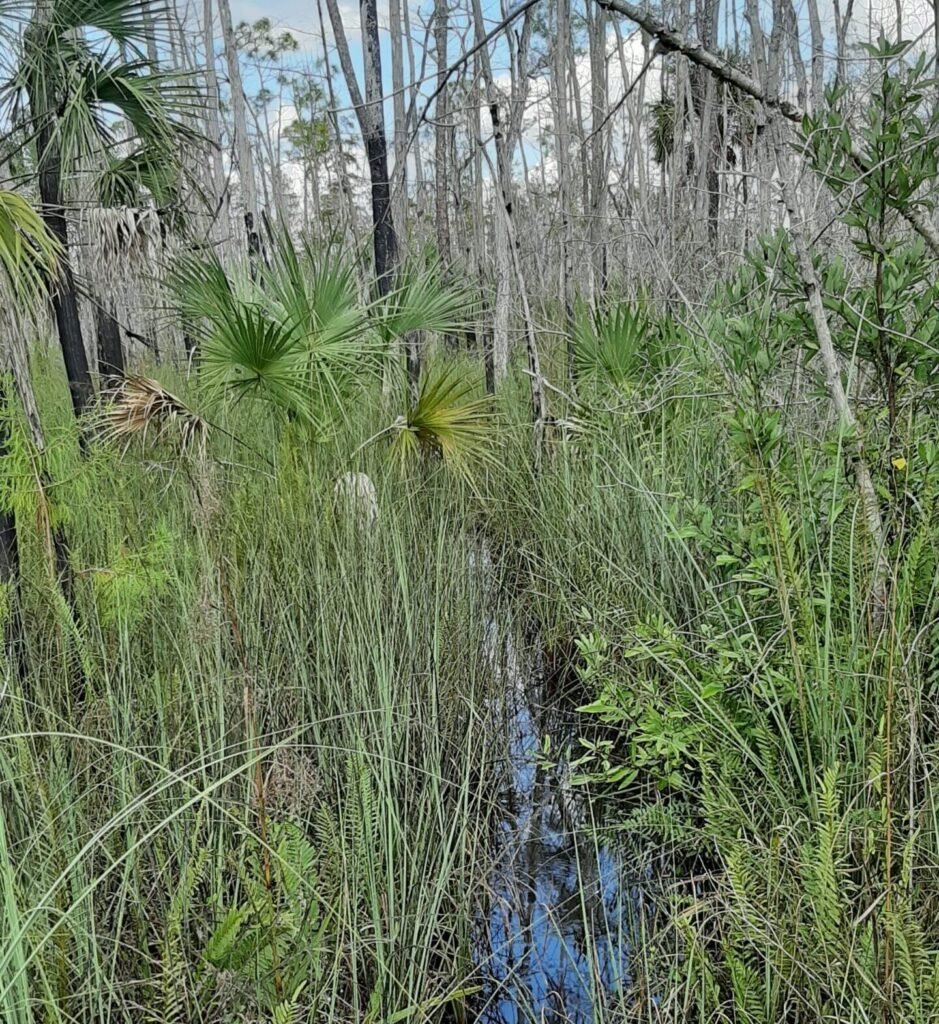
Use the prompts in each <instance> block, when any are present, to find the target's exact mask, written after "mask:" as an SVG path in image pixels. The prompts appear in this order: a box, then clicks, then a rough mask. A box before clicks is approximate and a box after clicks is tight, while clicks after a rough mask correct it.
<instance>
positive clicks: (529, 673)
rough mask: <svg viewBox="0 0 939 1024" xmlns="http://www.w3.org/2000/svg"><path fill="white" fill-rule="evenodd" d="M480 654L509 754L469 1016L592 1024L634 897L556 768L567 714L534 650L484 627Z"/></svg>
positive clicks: (605, 996) (622, 961) (608, 992)
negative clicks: (498, 692)
mask: <svg viewBox="0 0 939 1024" xmlns="http://www.w3.org/2000/svg"><path fill="white" fill-rule="evenodd" d="M486 645H487V655H488V657H489V659H490V664H491V665H492V669H493V671H494V673H496V675H497V677H498V678H499V679H500V680H501V681H502V682H503V684H504V686H503V692H504V698H503V699H502V700H501V701H499V702H498V704H497V706H496V707H494V708H493V709H492V714H493V728H494V730H495V731H496V735H497V736H498V740H497V742H500V743H504V744H505V747H504V748H503V749H507V750H508V751H509V757H508V760H507V762H506V769H505V775H504V778H503V783H502V788H501V793H500V800H499V813H498V819H499V820H498V824H497V828H496V834H495V836H494V843H495V851H494V853H495V868H494V871H493V873H492V876H491V878H490V887H489V892H488V894H487V896H486V897H485V899H484V901H483V905H484V909H483V911H482V913H481V920H480V922H479V937H478V941H477V945H476V953H477V963H478V966H479V969H480V974H481V976H482V984H483V991H482V993H481V999H480V1004H479V1010H478V1016H477V1019H478V1020H479V1021H482V1022H484V1024H521V1022H526V1021H538V1022H562V1021H564V1022H570V1024H593V1022H594V1021H596V1020H598V1019H601V1012H600V1011H601V1007H602V1004H604V1003H606V1002H610V1003H611V1004H613V1003H617V1002H619V1001H620V1000H621V998H622V996H623V993H624V991H625V989H626V988H627V987H628V984H629V955H628V954H629V942H628V935H629V928H630V923H631V922H632V921H634V920H635V914H634V913H633V911H634V910H635V909H636V904H637V900H638V893H637V892H636V890H635V889H632V888H631V887H628V888H624V886H625V882H624V879H625V872H624V870H623V866H622V864H621V863H620V861H619V859H618V857H617V855H616V853H615V852H614V851H613V850H611V849H610V848H608V847H607V846H604V845H603V844H602V843H599V842H598V841H597V839H596V838H595V836H594V835H593V833H592V830H591V828H590V827H589V820H588V806H587V804H586V801H585V800H584V798H583V796H582V794H581V793H580V792H579V791H578V790H577V789H576V788H572V787H571V786H570V784H569V783H568V781H567V774H568V773H567V768H566V764H565V763H564V762H563V760H561V761H560V763H559V762H558V752H559V751H562V750H563V749H564V747H565V746H566V745H567V744H568V742H569V741H570V740H571V739H572V738H573V737H574V736H575V735H576V732H575V730H576V726H577V723H576V717H575V716H574V715H572V714H571V713H570V711H569V710H566V711H565V709H563V708H561V707H559V706H558V705H557V702H555V703H552V702H551V701H550V700H548V699H547V695H546V693H545V685H544V679H543V674H542V672H541V670H540V664H539V658H538V656H537V653H536V652H535V653H532V652H528V651H523V650H521V649H520V648H519V647H518V645H517V644H516V643H515V642H514V641H513V639H512V638H511V637H502V638H499V637H498V636H497V635H496V631H495V627H494V626H492V627H491V628H490V633H489V636H488V637H487V640H486ZM546 742H550V749H549V750H547V751H546V750H545V747H544V744H545V743H546Z"/></svg>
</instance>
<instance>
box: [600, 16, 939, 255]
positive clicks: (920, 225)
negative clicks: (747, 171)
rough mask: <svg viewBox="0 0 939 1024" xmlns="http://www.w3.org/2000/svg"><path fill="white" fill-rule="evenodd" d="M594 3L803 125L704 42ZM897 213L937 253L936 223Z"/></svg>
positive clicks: (799, 114)
mask: <svg viewBox="0 0 939 1024" xmlns="http://www.w3.org/2000/svg"><path fill="white" fill-rule="evenodd" d="M595 2H596V3H598V4H599V5H600V6H601V7H604V8H606V9H607V10H609V11H615V12H616V13H617V14H622V15H623V16H624V17H626V18H629V20H630V21H633V22H635V23H636V24H637V25H639V26H641V27H642V28H644V29H645V30H646V32H648V33H649V35H651V36H654V37H655V39H656V40H657V42H658V44H659V49H661V50H665V51H672V52H674V53H680V54H682V55H683V56H685V57H687V58H688V60H690V61H692V62H693V63H694V64H698V65H699V66H701V67H703V68H706V69H707V70H708V71H710V72H711V74H712V75H714V76H715V77H716V78H719V79H720V80H721V81H722V82H726V83H727V84H728V85H732V86H734V87H735V88H737V89H739V90H740V91H741V92H742V93H745V94H746V95H747V96H751V97H752V98H753V99H755V100H758V101H759V102H760V103H762V104H763V106H765V107H768V108H769V109H770V110H771V111H778V112H779V113H780V114H782V116H783V117H784V118H786V120H787V121H792V122H794V123H795V124H799V125H801V124H802V122H803V119H804V118H805V111H804V110H803V109H802V108H801V107H800V106H798V105H797V104H795V103H790V101H789V100H787V99H785V98H783V97H782V96H779V95H777V94H776V93H771V92H767V91H766V90H765V89H764V88H763V86H762V85H761V84H760V83H759V82H758V81H757V80H756V79H755V78H752V77H751V76H750V75H748V74H746V72H744V71H741V70H740V68H736V67H734V66H733V64H731V63H730V61H728V60H725V59H724V58H723V57H721V56H719V55H718V54H716V53H712V52H711V51H710V50H709V49H707V47H706V46H704V44H703V43H700V42H698V41H697V40H696V39H687V38H686V37H685V36H683V35H682V34H681V33H680V32H679V31H677V30H676V29H673V28H671V27H670V26H669V25H667V24H666V23H665V22H664V21H660V20H659V19H658V18H656V17H655V16H654V15H652V14H650V13H649V12H648V11H646V10H643V9H642V8H641V7H638V6H637V5H636V4H634V3H630V2H629V0H595ZM851 158H852V159H853V160H854V162H855V163H856V164H857V165H858V167H859V168H860V169H861V170H862V171H867V170H869V168H870V158H869V157H868V156H867V154H865V153H864V152H863V151H862V150H861V149H860V148H859V147H858V146H857V145H856V144H855V143H854V142H852V143H851ZM899 212H900V213H901V214H902V216H903V217H904V218H905V220H906V221H907V222H908V223H909V224H910V225H911V227H912V228H913V229H914V230H915V231H916V232H918V233H919V234H920V235H921V236H922V238H923V240H924V241H925V242H926V244H927V245H928V246H929V248H930V249H932V251H933V253H934V254H935V255H936V256H939V230H937V229H936V227H935V225H934V224H932V223H931V222H930V221H929V220H927V219H926V218H925V217H924V216H923V215H922V213H920V211H919V210H916V209H912V208H907V209H901V210H900V211H899Z"/></svg>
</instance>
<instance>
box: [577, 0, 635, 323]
mask: <svg viewBox="0 0 939 1024" xmlns="http://www.w3.org/2000/svg"><path fill="white" fill-rule="evenodd" d="M606 29H607V13H606V11H604V10H603V8H602V7H593V6H592V5H590V4H588V5H587V31H588V43H589V47H590V131H591V139H590V148H591V152H590V230H589V237H590V257H591V260H592V262H593V274H592V277H593V302H594V304H595V305H596V304H598V303H599V302H600V301H601V299H602V297H603V295H604V294H605V292H606V288H607V276H608V269H607V223H606V217H607V191H608V183H607V178H608V175H609V151H610V132H611V131H612V125H608V126H607V127H606V128H604V127H601V126H602V125H603V123H604V121H605V120H606V117H607V107H608V105H609V85H608V82H609V76H608V69H607V59H606ZM623 87H624V88H626V87H627V82H626V77H625V76H624V77H623Z"/></svg>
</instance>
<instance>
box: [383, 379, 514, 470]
mask: <svg viewBox="0 0 939 1024" xmlns="http://www.w3.org/2000/svg"><path fill="white" fill-rule="evenodd" d="M473 392H474V388H473V385H472V383H471V382H470V381H468V380H467V379H465V378H464V377H461V376H460V375H459V374H457V373H456V372H455V371H453V370H449V369H438V370H432V371H431V372H429V373H428V374H427V375H426V376H425V377H424V378H423V380H422V381H421V389H420V393H419V394H418V397H417V401H416V402H414V404H413V405H411V406H410V407H409V408H408V409H407V411H406V412H405V413H404V414H403V415H402V416H399V417H398V419H397V420H396V421H395V423H394V424H393V425H392V430H393V432H394V439H393V441H392V444H391V458H392V461H393V462H395V463H397V464H398V465H399V466H401V467H406V466H408V465H409V464H411V463H413V462H414V461H415V460H416V458H417V457H419V456H428V455H437V456H439V457H440V458H442V459H443V461H444V463H445V464H446V465H447V467H448V468H450V469H453V470H455V471H457V472H459V473H462V474H464V475H467V476H472V467H473V464H474V463H484V462H486V461H488V460H491V459H492V457H493V438H494V431H493V426H494V418H493V415H492V412H491V410H490V405H489V399H488V398H486V397H482V398H479V397H477V398H474V397H471V396H472V395H473Z"/></svg>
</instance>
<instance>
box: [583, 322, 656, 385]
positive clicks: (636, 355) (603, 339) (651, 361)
mask: <svg viewBox="0 0 939 1024" xmlns="http://www.w3.org/2000/svg"><path fill="white" fill-rule="evenodd" d="M660 356H661V346H660V343H659V336H658V331H657V328H656V325H655V324H654V322H653V321H652V320H651V319H650V318H649V317H648V316H646V315H645V314H644V313H643V311H642V309H641V308H640V307H639V306H636V305H633V304H631V303H629V302H621V303H619V304H617V305H614V306H612V307H611V308H610V309H606V310H595V311H592V312H591V311H588V310H587V309H586V308H585V307H583V306H581V307H580V308H578V310H577V312H576V317H575V323H574V365H575V368H576V370H577V376H578V378H579V379H583V380H590V379H593V380H595V381H600V382H605V383H607V384H612V385H613V386H614V387H616V388H623V387H624V386H627V385H629V384H631V383H636V382H637V381H638V379H639V378H640V377H641V376H642V374H643V372H644V371H646V370H648V369H654V368H655V367H656V366H657V364H658V363H659V361H660Z"/></svg>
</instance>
